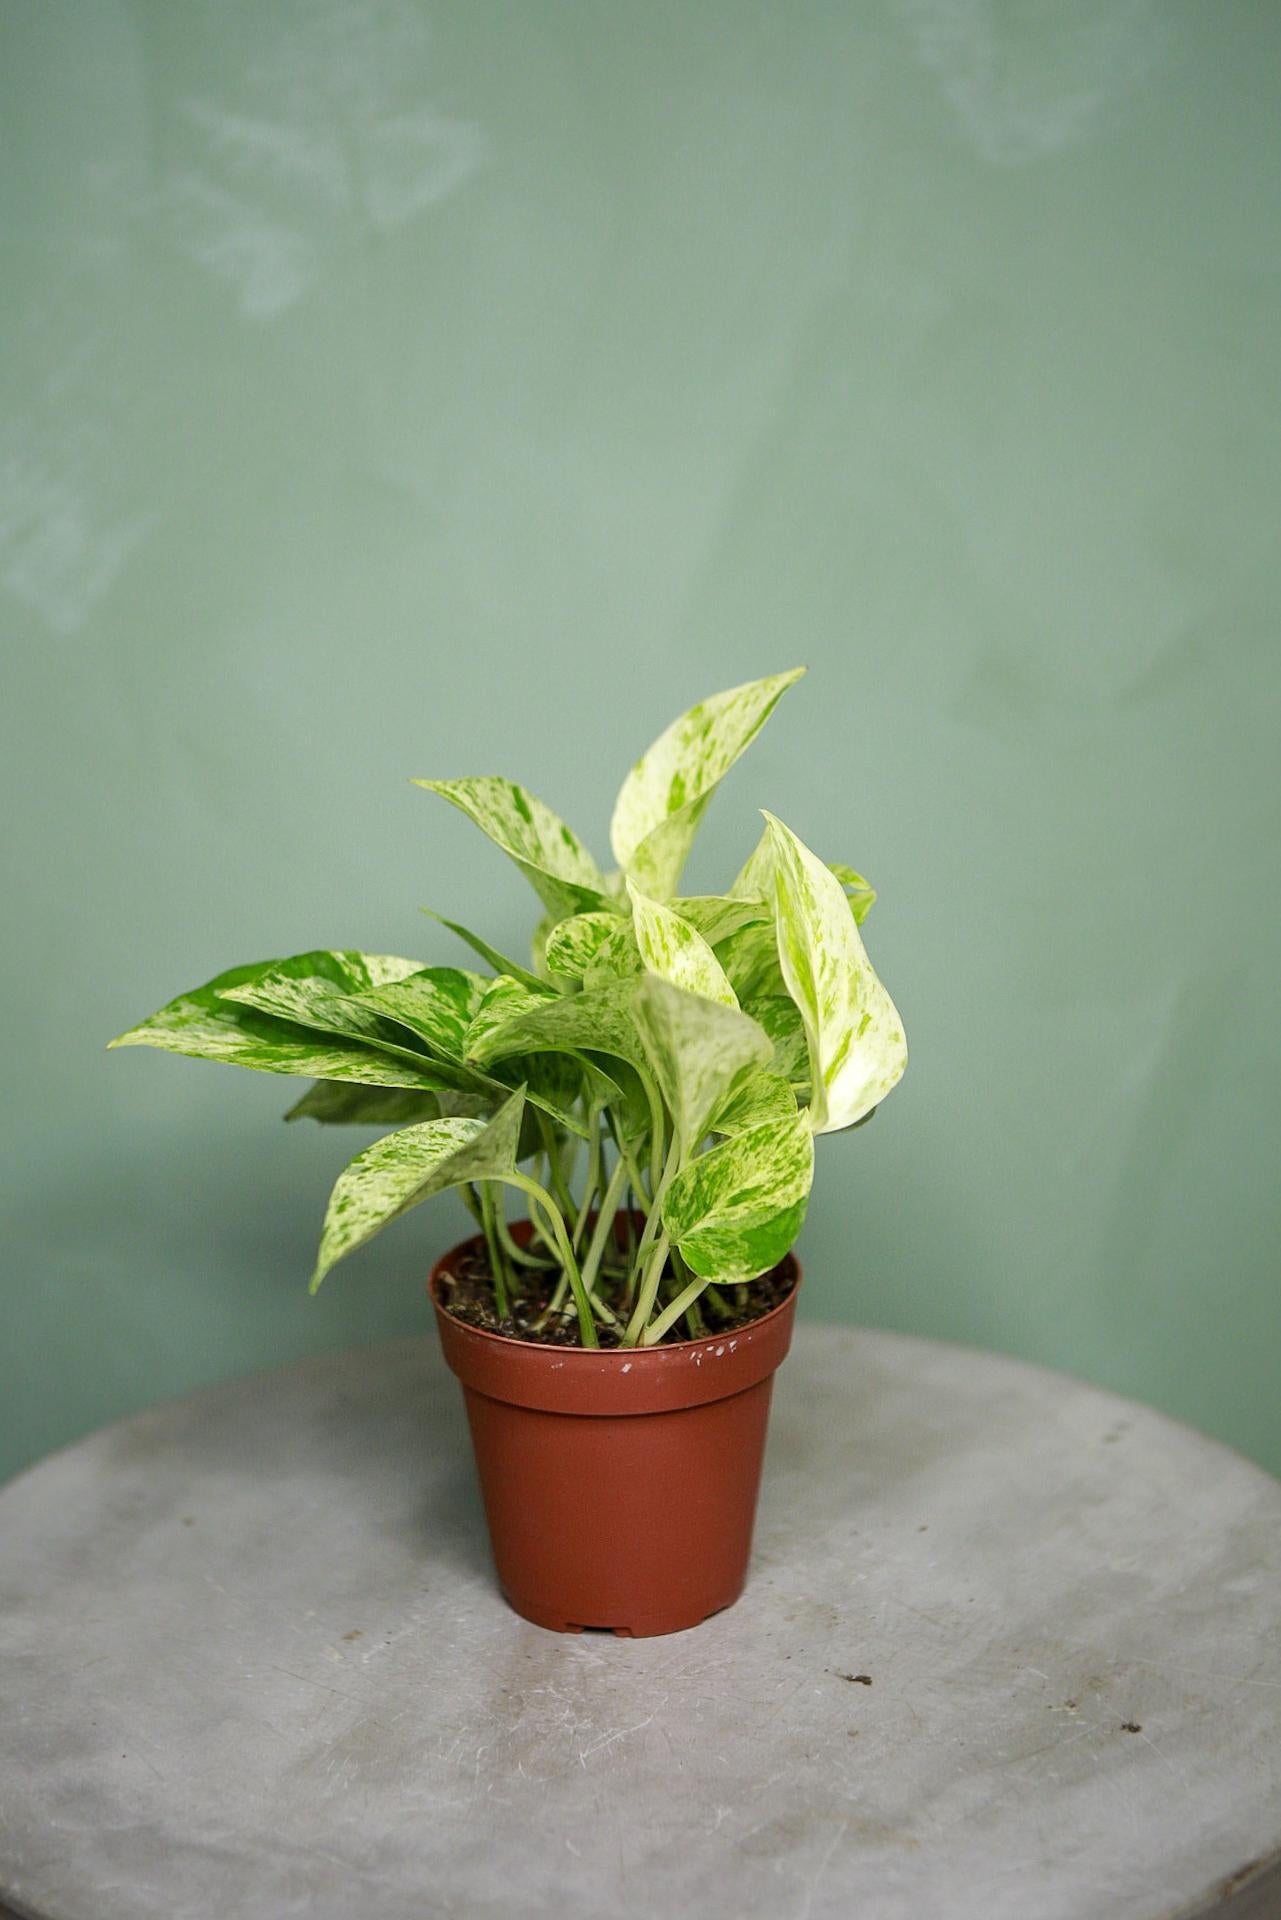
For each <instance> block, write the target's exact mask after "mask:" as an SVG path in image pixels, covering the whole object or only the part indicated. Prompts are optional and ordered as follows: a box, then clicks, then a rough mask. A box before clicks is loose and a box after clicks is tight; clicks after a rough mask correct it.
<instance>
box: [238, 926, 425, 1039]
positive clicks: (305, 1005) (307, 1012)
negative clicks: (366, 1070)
mask: <svg viewBox="0 0 1281 1920" xmlns="http://www.w3.org/2000/svg"><path fill="white" fill-rule="evenodd" d="M418 964H419V963H418V962H417V961H415V960H399V959H396V958H394V957H393V956H390V955H386V954H366V953H341V952H332V951H329V950H327V949H323V948H322V949H320V950H319V951H316V952H312V953H296V954H294V955H293V956H292V957H291V958H290V959H288V960H281V961H279V962H277V964H276V965H275V966H274V967H271V968H268V969H267V970H266V971H265V972H263V973H261V974H259V975H258V976H257V978H256V979H253V980H246V981H243V982H242V983H241V984H240V985H239V986H236V987H225V988H223V990H222V997H223V999H224V1000H236V1001H238V1002H239V1003H240V1004H241V1005H242V1006H246V1007H255V1008H257V1010H258V1012H259V1013H267V1014H271V1015H273V1016H274V1017H275V1018H276V1019H277V1020H290V1021H293V1022H294V1023H295V1025H297V1026H300V1027H311V1028H314V1029H315V1031H316V1032H317V1033H336V1034H341V1035H342V1036H343V1037H344V1038H346V1039H353V1040H364V1041H367V1042H368V1043H369V1045H371V1046H375V1047H380V1048H382V1050H383V1051H384V1052H387V1053H395V1054H401V1055H405V1056H406V1057H407V1058H409V1059H411V1060H417V1059H419V1058H420V1056H421V1053H422V1049H421V1047H416V1046H415V1047H411V1046H410V1045H409V1044H408V1041H407V1038H406V1036H405V1034H404V1033H402V1032H401V1030H400V1029H399V1028H398V1027H396V1026H389V1025H388V1024H387V1022H386V1021H385V1020H382V1019H380V1018H379V1017H378V1015H377V1013H375V1012H371V1011H370V1010H369V1009H368V1008H366V1007H364V1006H362V1005H361V1004H360V999H359V996H360V995H361V994H362V993H363V992H364V991H365V990H367V989H369V988H376V987H378V986H379V985H380V984H382V983H383V982H395V981H397V980H401V979H403V978H404V977H405V975H406V974H409V973H414V972H415V971H416V970H417V967H418Z"/></svg>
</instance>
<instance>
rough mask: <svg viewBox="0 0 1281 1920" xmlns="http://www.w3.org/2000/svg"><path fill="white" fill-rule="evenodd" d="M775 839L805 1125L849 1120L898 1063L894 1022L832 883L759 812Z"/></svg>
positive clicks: (821, 1128)
mask: <svg viewBox="0 0 1281 1920" xmlns="http://www.w3.org/2000/svg"><path fill="white" fill-rule="evenodd" d="M765 819H766V821H767V823H768V825H769V830H770V834H771V837H772V840H773V845H774V888H775V898H774V913H775V920H776V924H777V928H778V953H779V964H780V966H781V968H782V971H783V977H784V979H785V981H786V982H787V990H788V992H789V993H790V994H791V996H792V998H793V1000H794V1001H795V1002H796V1004H797V1006H798V1007H799V1009H800V1013H801V1018H802V1020H803V1021H804V1023H805V1033H806V1038H807V1039H808V1041H809V1050H810V1067H811V1076H812V1090H811V1095H810V1123H811V1125H812V1126H813V1128H814V1131H815V1132H816V1133H834V1132H837V1131H838V1130H839V1129H840V1128H842V1127H849V1126H853V1124H854V1122H855V1121H856V1120H861V1119H862V1118H863V1116H864V1115H865V1114H867V1113H870V1112H871V1110H872V1108H873V1107H875V1106H876V1105H877V1104H878V1102H880V1101H881V1100H883V1099H884V1098H885V1096H886V1094H887V1093H888V1092H889V1091H890V1089H891V1087H893V1086H894V1085H895V1084H896V1083H897V1081H898V1080H899V1079H900V1077H901V1076H902V1073H903V1069H904V1067H905V1066H906V1065H907V1046H906V1043H905V1041H904V1038H903V1023H902V1021H901V1020H900V1019H899V1016H898V1013H897V1011H896V1010H895V1007H894V1002H893V1001H892V1000H891V999H890V996H889V994H888V993H887V992H886V991H885V988H884V987H883V986H882V985H881V982H880V981H879V980H878V979H877V977H876V974H875V973H874V972H873V970H872V964H871V962H870V960H869V959H868V957H867V952H866V949H865V948H864V946H863V941H862V937H861V935H860V933H859V930H858V927H857V925H856V923H855V920H854V916H853V914H852V913H851V911H850V906H849V902H848V901H847V899H846V897H845V892H844V889H843V888H842V886H841V883H840V881H839V880H838V879H837V878H836V876H835V874H834V873H832V871H831V869H830V868H829V867H827V866H825V865H824V863H823V862H822V861H821V860H820V859H819V858H818V856H817V855H816V854H813V853H811V852H810V850H809V848H808V847H807V846H805V845H804V843H803V842H802V841H800V840H798V839H797V837H796V835H795V834H794V833H793V832H792V831H791V829H790V828H789V827H785V826H784V825H783V823H782V821H781V820H776V819H775V818H774V816H773V814H771V813H767V814H766V815H765Z"/></svg>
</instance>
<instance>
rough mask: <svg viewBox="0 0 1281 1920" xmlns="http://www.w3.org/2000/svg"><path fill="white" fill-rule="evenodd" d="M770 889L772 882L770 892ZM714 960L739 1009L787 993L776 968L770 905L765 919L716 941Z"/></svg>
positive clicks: (776, 949)
mask: <svg viewBox="0 0 1281 1920" xmlns="http://www.w3.org/2000/svg"><path fill="white" fill-rule="evenodd" d="M772 885H773V883H772V882H771V889H772ZM716 958H717V959H718V960H719V962H720V964H721V966H722V967H723V968H724V969H725V977H726V978H727V979H728V981H729V983H730V985H731V986H732V987H733V989H734V991H735V993H736V994H737V995H738V999H739V1004H740V1005H743V1004H745V1003H746V1002H747V1001H748V1000H759V999H761V998H763V997H764V996H765V995H766V994H777V993H784V994H785V993H786V992H787V988H786V986H785V984H784V981H783V975H782V973H781V971H780V969H779V964H778V937H777V935H776V933H775V931H774V909H773V906H772V904H771V906H770V910H769V916H768V918H767V919H765V920H754V921H753V922H752V923H751V925H750V926H746V927H739V928H738V930H737V931H736V932H735V933H731V934H730V935H729V936H728V938H727V939H724V940H719V941H718V942H717V944H716Z"/></svg>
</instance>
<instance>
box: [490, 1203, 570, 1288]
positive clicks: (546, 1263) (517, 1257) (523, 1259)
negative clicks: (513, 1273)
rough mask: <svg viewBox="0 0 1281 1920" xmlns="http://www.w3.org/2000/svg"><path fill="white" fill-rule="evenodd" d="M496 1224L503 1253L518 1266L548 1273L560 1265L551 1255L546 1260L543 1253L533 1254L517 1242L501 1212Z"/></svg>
mask: <svg viewBox="0 0 1281 1920" xmlns="http://www.w3.org/2000/svg"><path fill="white" fill-rule="evenodd" d="M495 1224H496V1225H497V1227H498V1238H499V1240H500V1241H501V1242H502V1247H503V1252H504V1253H505V1254H506V1255H507V1257H508V1259H509V1260H514V1261H515V1262H516V1264H517V1266H521V1267H538V1268H540V1269H541V1271H542V1272H544V1273H546V1272H548V1270H549V1269H551V1268H553V1267H557V1266H559V1265H560V1262H559V1261H558V1260H555V1259H553V1258H551V1256H550V1255H549V1256H548V1257H546V1258H544V1256H543V1255H542V1254H541V1253H531V1252H530V1251H529V1249H528V1247H522V1246H521V1244H520V1241H519V1240H517V1239H516V1237H515V1236H514V1234H513V1233H512V1230H511V1228H510V1226H509V1225H508V1224H507V1221H506V1219H505V1218H504V1216H503V1214H502V1212H501V1210H500V1211H499V1213H498V1214H497V1217H496V1222H495Z"/></svg>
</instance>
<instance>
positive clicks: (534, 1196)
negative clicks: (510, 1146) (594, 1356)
mask: <svg viewBox="0 0 1281 1920" xmlns="http://www.w3.org/2000/svg"><path fill="white" fill-rule="evenodd" d="M498 1177H499V1178H500V1179H502V1180H505V1181H506V1183H507V1185H508V1186H511V1187H519V1188H520V1189H521V1191H522V1193H527V1194H528V1195H529V1197H530V1199H531V1200H532V1201H533V1202H534V1205H535V1206H536V1207H537V1208H538V1210H539V1211H540V1212H541V1213H542V1214H543V1215H544V1217H545V1219H546V1222H547V1226H548V1228H549V1230H550V1232H551V1236H552V1239H553V1240H554V1241H555V1243H556V1251H557V1253H558V1255H559V1256H560V1263H561V1266H562V1267H563V1268H564V1270H565V1273H566V1274H567V1276H568V1278H569V1284H570V1286H571V1287H572V1288H573V1291H574V1305H575V1306H576V1307H577V1309H578V1331H579V1337H580V1339H581V1340H582V1343H583V1345H584V1346H585V1347H598V1346H599V1345H600V1341H599V1340H598V1339H597V1338H596V1322H595V1320H594V1319H593V1318H592V1302H591V1301H590V1299H589V1298H588V1296H587V1289H586V1288H585V1287H584V1285H583V1276H582V1274H581V1273H580V1272H579V1271H578V1262H577V1260H575V1258H574V1249H573V1248H572V1247H571V1246H570V1244H569V1234H568V1232H567V1231H566V1228H565V1217H564V1215H563V1214H562V1213H561V1210H560V1208H559V1207H558V1206H557V1205H556V1202H555V1200H553V1198H552V1196H551V1194H550V1193H548V1191H547V1189H546V1187H540V1186H539V1184H538V1182H537V1181H536V1180H531V1179H530V1177H529V1175H528V1174H526V1173H516V1172H513V1173H504V1174H500V1175H499V1176H498ZM604 1311H605V1312H606V1313H608V1311H609V1310H608V1308H606V1309H605V1310H604Z"/></svg>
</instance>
